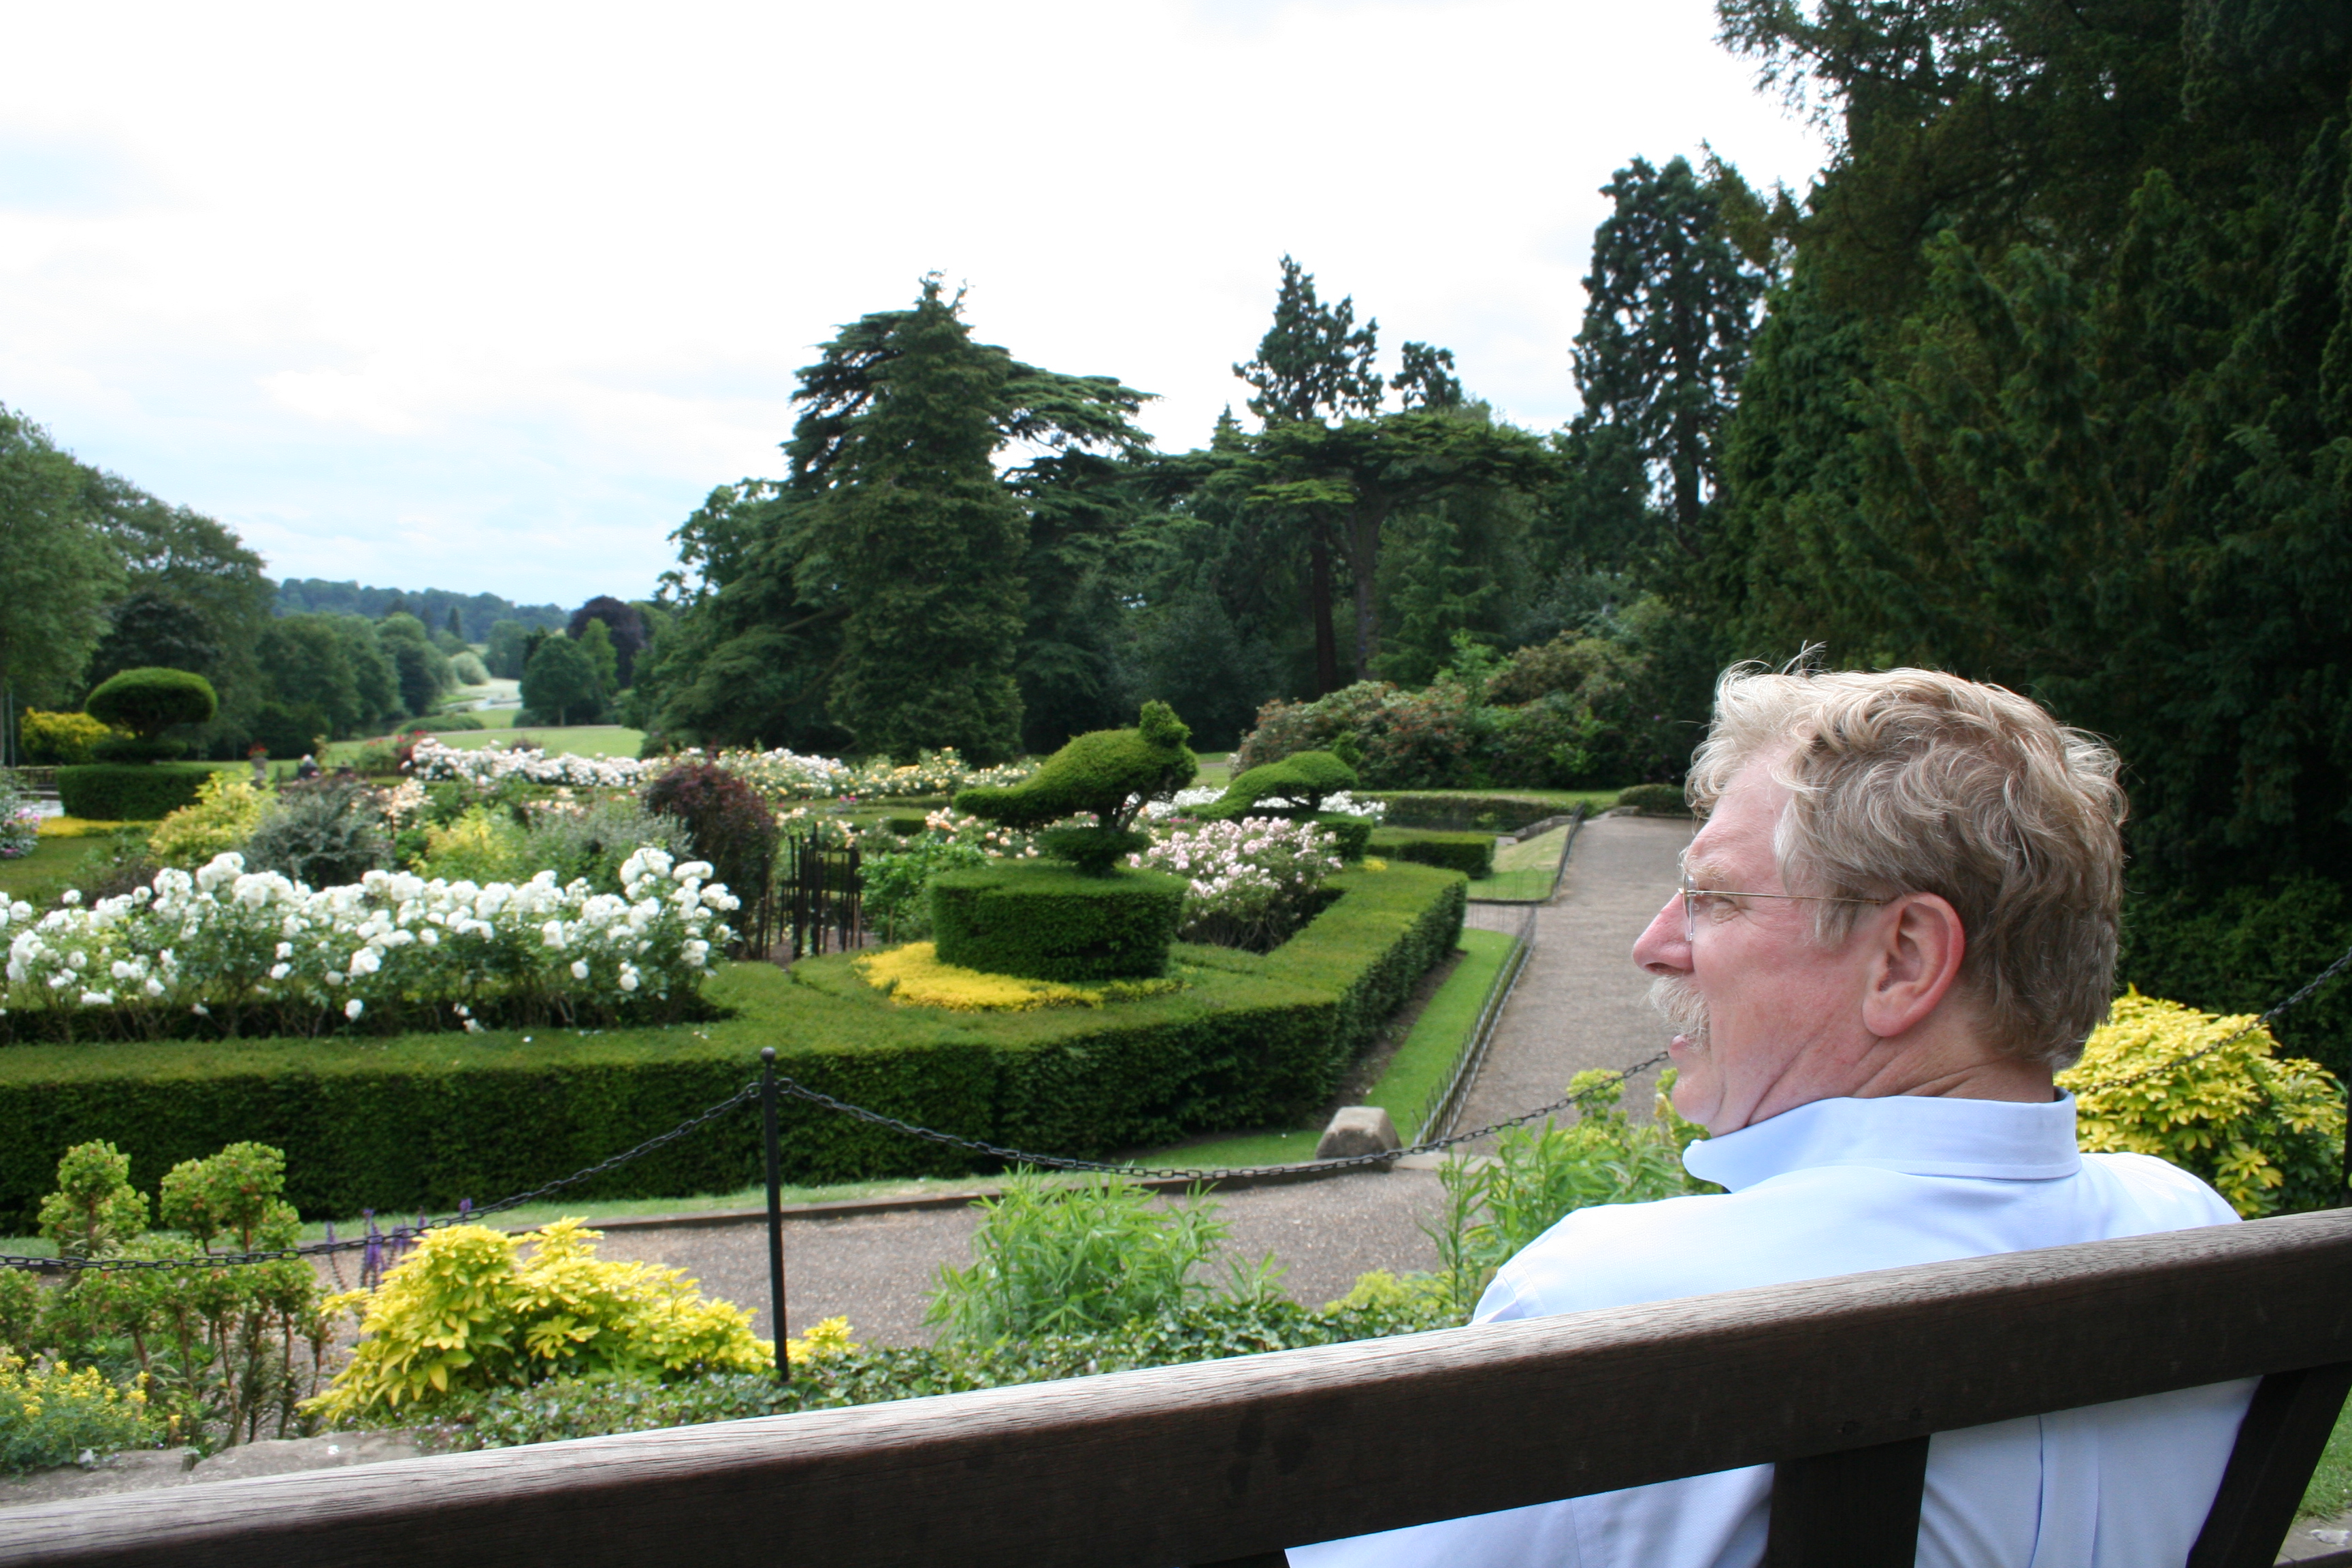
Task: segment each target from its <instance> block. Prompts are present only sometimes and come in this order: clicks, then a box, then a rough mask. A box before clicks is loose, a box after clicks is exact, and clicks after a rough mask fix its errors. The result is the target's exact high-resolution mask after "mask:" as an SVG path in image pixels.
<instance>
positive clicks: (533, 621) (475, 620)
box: [273, 577, 572, 643]
mask: <svg viewBox="0 0 2352 1568" xmlns="http://www.w3.org/2000/svg"><path fill="white" fill-rule="evenodd" d="M452 607H455V608H456V610H457V614H458V616H459V617H460V618H461V619H462V620H463V622H464V625H465V630H464V631H463V633H462V634H461V635H462V636H463V637H464V638H465V639H466V641H467V642H475V643H479V642H488V641H489V640H490V627H491V626H492V625H493V624H495V623H497V622H499V621H520V622H521V623H522V624H523V625H524V626H529V627H530V628H531V629H533V630H535V631H554V630H557V629H559V628H561V627H562V626H563V624H564V623H565V622H566V621H567V620H569V619H570V618H571V616H572V612H571V611H569V610H567V609H565V608H564V607H563V606H562V605H518V604H515V603H514V602H512V601H511V600H509V599H502V598H500V597H499V595H496V594H453V593H451V592H450V591H449V590H447V589H446V588H422V589H416V590H413V591H412V590H408V589H403V588H363V587H362V586H361V585H360V584H357V583H330V582H328V581H327V580H326V579H325V578H323V577H289V578H288V579H287V580H286V581H285V582H283V583H280V584H278V601H277V604H276V605H274V606H273V608H274V610H275V612H276V613H277V614H278V615H281V616H299V615H302V614H305V613H306V612H307V613H313V614H321V613H322V614H328V615H343V616H366V617H367V618H368V619H370V620H372V621H374V620H382V619H383V617H384V616H388V615H395V614H399V613H403V612H405V613H406V614H408V615H412V616H415V617H416V618H417V619H418V620H420V621H423V622H424V623H425V625H426V626H434V627H441V626H447V625H448V624H449V611H450V610H451V608H452Z"/></svg>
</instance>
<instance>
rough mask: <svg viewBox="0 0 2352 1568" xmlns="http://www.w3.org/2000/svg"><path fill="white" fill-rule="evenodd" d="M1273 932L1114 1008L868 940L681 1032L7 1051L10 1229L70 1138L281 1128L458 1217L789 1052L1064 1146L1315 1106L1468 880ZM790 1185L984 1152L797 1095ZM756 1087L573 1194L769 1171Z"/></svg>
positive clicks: (1439, 876)
mask: <svg viewBox="0 0 2352 1568" xmlns="http://www.w3.org/2000/svg"><path fill="white" fill-rule="evenodd" d="M1327 886H1328V887H1330V888H1332V889H1335V890H1336V891H1338V892H1339V895H1340V896H1339V898H1338V899H1337V900H1335V901H1334V902H1333V903H1332V904H1331V906H1330V907H1329V908H1328V909H1327V910H1324V911H1323V913H1321V914H1320V915H1318V917H1317V918H1316V919H1315V920H1314V921H1312V922H1310V923H1309V924H1308V925H1307V928H1306V929H1305V930H1303V931H1300V932H1299V933H1298V935H1297V936H1295V937H1293V938H1292V939H1291V940H1290V941H1289V942H1286V943H1284V944H1283V945H1282V946H1281V947H1279V948H1277V949H1276V950H1275V951H1274V952H1270V953H1263V954H1260V953H1249V952H1238V951H1235V950H1233V949H1229V948H1211V947H1195V946H1192V945H1189V944H1182V943H1180V944H1178V945H1177V947H1176V948H1175V950H1174V956H1175V961H1176V973H1178V974H1179V975H1180V976H1181V978H1182V979H1183V980H1184V981H1185V982H1186V985H1185V988H1184V989H1183V990H1181V991H1180V992H1177V993H1175V994H1171V995H1166V996H1155V997H1150V998H1146V999H1143V1000H1140V1001H1135V1002H1128V1003H1122V1004H1119V1005H1116V1006H1112V1007H1108V1008H1104V1009H1101V1010H1099V1011H1097V1010H1095V1009H1090V1008H1054V1009H1046V1010H1043V1011H1039V1012H1033V1013H1010V1014H955V1013H947V1012H941V1011H937V1010H933V1009H928V1008H912V1007H898V1006H896V1005H893V1004H891V1003H890V1002H888V1001H887V999H885V998H884V997H882V996H881V995H879V994H877V993H875V992H873V991H872V990H870V989H868V988H867V987H866V986H865V985H864V984H862V983H861V982H859V981H857V980H856V975H855V973H854V971H853V970H852V969H851V968H850V961H849V960H848V959H847V958H845V957H839V956H836V957H832V958H824V959H814V960H806V959H804V960H803V961H802V962H801V963H799V964H798V965H795V966H794V968H793V970H792V971H791V972H789V973H788V972H785V971H782V970H779V969H776V968H773V967H772V966H770V965H767V964H759V963H743V964H736V965H732V966H730V967H729V968H728V969H726V970H724V971H722V972H721V973H719V975H718V976H717V977H715V978H714V979H713V981H712V982H711V984H710V986H709V999H710V1000H711V1001H712V1002H713V1003H714V1004H717V1005H720V1006H723V1007H728V1008H731V1009H733V1016H730V1017H727V1018H723V1019H719V1020H715V1021H712V1022H709V1023H704V1024H681V1025H673V1026H668V1027H667V1028H646V1029H616V1030H611V1031H606V1032H602V1033H587V1032H579V1031H572V1030H553V1029H539V1030H533V1031H532V1032H531V1034H530V1037H528V1042H527V1039H526V1037H525V1036H524V1035H523V1034H522V1033H521V1032H520V1031H493V1032H490V1033H488V1034H483V1035H478V1036H465V1035H456V1036H452V1035H432V1036H404V1037H394V1038H393V1039H391V1040H367V1041H362V1040H349V1039H332V1038H330V1039H263V1040H229V1041H217V1040H216V1041H205V1042H197V1041H159V1042H152V1043H136V1044H110V1045H89V1046H17V1047H9V1048H6V1049H0V1126H5V1127H6V1128H7V1129H8V1136H7V1137H5V1138H0V1227H5V1226H15V1227H16V1228H17V1229H18V1230H20V1231H22V1230H26V1229H29V1228H30V1226H31V1225H32V1223H33V1216H34V1213H35V1211H36V1209H37V1206H38V1205H39V1202H40V1199H41V1197H42V1195H43V1194H46V1193H47V1192H48V1191H49V1190H50V1189H51V1188H52V1187H53V1186H54V1185H55V1183H56V1171H57V1162H58V1155H59V1154H61V1153H62V1152H64V1151H65V1150H66V1149H67V1148H68V1147H69V1146H71V1145H73V1144H75V1143H79V1142H87V1141H89V1140H91V1139H96V1138H105V1139H110V1140H112V1141H113V1142H115V1143H116V1145H117V1146H119V1147H120V1148H121V1149H122V1150H123V1151H124V1152H127V1153H129V1154H130V1155H131V1162H132V1164H131V1175H132V1179H133V1180H134V1181H136V1182H137V1183H138V1184H140V1185H141V1186H142V1187H144V1188H146V1189H148V1190H150V1191H152V1190H153V1188H154V1186H155V1184H156V1183H157V1182H158V1181H159V1180H160V1179H161V1178H162V1176H163V1173H164V1172H165V1171H167V1170H169V1169H170V1168H171V1167H172V1166H173V1164H174V1163H177V1162H179V1161H182V1160H186V1159H192V1158H196V1157H199V1156H202V1155H206V1154H211V1153H214V1152H216V1151H218V1150H219V1149H220V1148H221V1147H222V1145H224V1144H226V1143H229V1142H236V1141H237V1140H240V1139H252V1140H255V1141H257V1142H264V1143H268V1144H270V1145H273V1146H274V1147H277V1148H279V1149H283V1150H284V1151H285V1152H286V1155H287V1195H288V1196H289V1198H291V1199H292V1200H293V1201H294V1203H295V1204H296V1205H298V1206H299V1207H300V1209H301V1210H302V1212H303V1213H304V1214H305V1215H311V1216H313V1217H318V1216H348V1215H354V1214H357V1213H358V1212H359V1211H360V1210H361V1209H362V1208H373V1209H374V1210H376V1211H377V1212H378V1213H379V1214H397V1213H415V1212H416V1211H418V1210H420V1209H424V1210H431V1211H435V1212H447V1211H448V1210H450V1209H452V1208H454V1207H455V1206H456V1205H457V1201H458V1200H459V1199H461V1198H471V1199H473V1200H474V1201H476V1202H477V1203H482V1202H488V1201H491V1200H493V1199H496V1198H499V1197H503V1196H505V1195H507V1194H510V1193H515V1192H520V1191H522V1190H525V1189H527V1188H530V1187H532V1186H536V1185H537V1184H540V1183H541V1182H544V1181H546V1180H548V1179H549V1178H550V1177H552V1176H556V1175H562V1174H565V1173H570V1172H572V1171H574V1170H578V1169H580V1168H582V1167H583V1166H586V1165H590V1164H593V1163H596V1162H597V1161H599V1160H602V1159H604V1158H605V1157H606V1156H608V1155H610V1154H613V1153H614V1152H617V1151H619V1150H622V1149H626V1148H628V1147H630V1146H631V1145H633V1144H635V1143H636V1142H639V1141H641V1140H643V1139H644V1138H646V1137H647V1136H648V1135H650V1134H652V1133H654V1132H657V1131H663V1130H665V1129H667V1128H668V1127H670V1126H673V1125H674V1124H676V1123H677V1122H679V1121H684V1120H686V1119H687V1118H688V1117H689V1116H691V1115H693V1114H695V1113H696V1112H698V1111H699V1110H702V1109H704V1108H705V1107H707V1106H709V1105H710V1104H712V1103H714V1102H716V1101H718V1100H724V1099H725V1098H726V1097H727V1096H728V1095H730V1094H731V1093H733V1092H734V1091H735V1089H738V1088H739V1087H740V1086H741V1085H743V1084H744V1083H746V1082H748V1081H749V1080H750V1079H751V1077H752V1076H753V1075H754V1073H755V1072H756V1070H757V1063H758V1053H759V1050H760V1047H762V1046H771V1045H772V1046H774V1047H776V1048H777V1052H778V1055H779V1058H780V1060H779V1067H780V1069H781V1070H782V1071H783V1072H784V1073H787V1074H789V1075H791V1076H792V1077H793V1078H795V1079H799V1080H801V1081H802V1082H803V1083H806V1084H808V1085H809V1086H810V1087H811V1088H814V1089H823V1090H824V1091H825V1092H827V1093H830V1094H834V1095H837V1096H839V1097H840V1098H842V1099H845V1100H853V1101H856V1103H858V1104H861V1105H867V1106H871V1107H874V1108H875V1109H877V1110H884V1111H887V1112H888V1113H889V1114H891V1115H894V1116H898V1117H903V1118H905V1119H907V1120H908V1121H916V1122H919V1123H921V1124H923V1125H925V1126H929V1127H936V1128H940V1129H943V1130H946V1131H953V1132H959V1133H962V1134H964V1135H966V1136H969V1137H973V1138H979V1139H984V1140H987V1141H989V1142H997V1143H1002V1144H1007V1145H1010V1146H1013V1147H1015V1148H1024V1149H1030V1150H1034V1151H1037V1152H1045V1153H1071V1154H1088V1153H1100V1152H1104V1151H1107V1150H1111V1149H1118V1148H1131V1147H1136V1146H1139V1145H1149V1144H1154V1143H1166V1142H1175V1141H1177V1140H1178V1139H1181V1138H1183V1137H1186V1136H1188V1135H1190V1134H1192V1133H1196V1132H1202V1131H1216V1130H1218V1129H1220V1128H1227V1127H1242V1126H1264V1125H1266V1124H1268V1123H1271V1122H1275V1121H1286V1120H1289V1119H1292V1118H1295V1117H1297V1116H1299V1115H1302V1114H1306V1113H1307V1112H1309V1111H1311V1110H1313V1109H1315V1108H1316V1107H1317V1106H1318V1105H1319V1104H1320V1103H1321V1101H1322V1100H1324V1099H1326V1098H1327V1097H1328V1095H1329V1094H1330V1092H1331V1091H1332V1089H1334V1088H1335V1087H1336V1085H1337V1084H1338V1082H1339V1075H1340V1073H1341V1072H1342V1070H1343V1069H1344V1068H1346V1066H1347V1065H1348V1064H1349V1062H1351V1061H1353V1060H1354V1059H1355V1058H1356V1056H1357V1054H1358V1053H1359V1052H1360V1051H1361V1050H1362V1048H1363V1047H1364V1046H1365V1045H1366V1044H1367V1043H1368V1042H1369V1041H1370V1038H1371V1037H1372V1034H1373V1032H1374V1031H1375V1030H1376V1029H1377V1028H1378V1027H1379V1026H1380V1024H1381V1021H1382V1020H1383V1019H1385V1018H1386V1017H1387V1016H1389V1015H1390V1014H1391V1013H1392V1012H1394V1011H1395V1009H1396V1008H1397V1006H1398V1005H1399V1004H1400V1003H1402V1001H1403V999H1404V998H1405V996H1406V995H1407V994H1408V993H1410V992H1411V990H1412V986H1413V984H1414V983H1415V982H1416V981H1417V980H1418V979H1419V978H1420V977H1421V975H1422V974H1423V973H1425V972H1426V971H1427V970H1428V969H1429V968H1430V966H1431V965H1433V963H1436V962H1437V961H1438V960H1439V959H1440V958H1442V957H1443V956H1444V955H1445V954H1446V953H1448V952H1452V951H1453V948H1454V943H1455V941H1456V939H1457V936H1458V934H1459V932H1460V931H1461V926H1462V911H1463V905H1464V889H1465V883H1464V881H1463V879H1462V878H1461V877H1460V876H1458V875H1457V874H1454V873H1452V872H1446V871H1439V870H1435V869H1433V868H1427V867H1420V866H1407V865H1394V866H1391V867H1390V868H1388V869H1387V870H1385V871H1361V870H1351V871H1347V872H1343V873H1340V874H1339V875H1338V876H1335V877H1333V878H1332V879H1330V881H1329V882H1328V884H1327ZM781 1109H782V1122H783V1159H784V1173H785V1176H786V1179H788V1180H791V1181H794V1182H811V1183H814V1182H835V1181H850V1180H857V1179H863V1178H869V1177H885V1176H911V1175H957V1174H962V1173H969V1172H971V1171H974V1170H977V1169H981V1168H982V1165H981V1164H980V1163H976V1162H975V1161H973V1160H972V1159H971V1157H969V1156H966V1155H964V1154H961V1153H960V1152H956V1151H954V1150H950V1149H946V1148H942V1147H940V1146H938V1145H936V1144H931V1143H925V1142H916V1141H915V1140H912V1139H909V1138H907V1137H905V1136H904V1135H902V1134H898V1133H893V1132H889V1131H885V1130H883V1129H879V1128H875V1127H869V1126H867V1125H866V1124H865V1123H862V1122H858V1121H851V1120H850V1119H848V1118H846V1117H844V1116H841V1115H839V1114H837V1113H835V1112H829V1111H825V1110H818V1109H816V1108H814V1107H812V1106H809V1105H807V1104H805V1103H804V1102H803V1101H800V1100H793V1099H789V1098H787V1099H785V1100H783V1101H782V1107H781ZM758 1130H759V1119H758V1118H757V1117H756V1116H755V1115H753V1114H751V1111H750V1110H749V1109H746V1110H741V1111H739V1112H737V1113H736V1114H734V1115H732V1116H730V1117H728V1118H725V1119H723V1120H722V1121H719V1122H717V1123H714V1124H713V1125H712V1126H710V1127H709V1128H708V1129H706V1130H704V1131H699V1132H697V1133H695V1134H693V1135H691V1136H688V1137H686V1138H682V1139H680V1140H678V1141H677V1142H675V1143H672V1144H669V1145H667V1147H665V1148H663V1149H661V1150H659V1151H657V1152H655V1153H653V1154H651V1155H649V1156H647V1157H646V1158H645V1159H643V1160H640V1161H638V1162H636V1163H634V1164H631V1165H628V1166H625V1167H623V1168H622V1169H620V1170H617V1171H614V1172H611V1173H607V1174H605V1175H604V1176H601V1177H599V1178H597V1179H596V1180H595V1181H594V1182H593V1183H591V1184H586V1185H583V1186H582V1187H578V1188H574V1189H572V1191H573V1193H574V1194H577V1195H578V1196H580V1197H582V1198H583V1199H591V1198H618V1197H677V1196H684V1195H688V1194H697V1193H711V1192H730V1191H734V1190H737V1189H740V1188H741V1187H744V1186H747V1185H750V1184H752V1183H754V1182H756V1181H757V1180H758V1179H759V1173H760V1162H759V1138H758Z"/></svg>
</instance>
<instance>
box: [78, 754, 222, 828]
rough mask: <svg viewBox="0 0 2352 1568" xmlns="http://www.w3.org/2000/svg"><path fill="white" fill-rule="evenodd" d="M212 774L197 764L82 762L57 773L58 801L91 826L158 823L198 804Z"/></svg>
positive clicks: (210, 770)
mask: <svg viewBox="0 0 2352 1568" xmlns="http://www.w3.org/2000/svg"><path fill="white" fill-rule="evenodd" d="M212 773H213V770H212V769H210V768H203V767H197V766H195V765H194V764H193V763H183V764H178V765H173V764H170V763H143V764H142V763H79V764H78V765H76V766H74V767H69V768H59V769H58V804H59V805H63V806H64V807H65V811H66V815H67V816H79V817H80V818H82V819H83V820H84V821H88V822H159V821H161V820H163V818H164V817H166V816H170V815H171V814H172V813H173V812H175V811H177V810H179V809H180V808H181V807H182V806H184V805H195V804H196V791H197V790H198V789H200V788H201V787H203V784H204V782H205V780H206V779H208V778H210V777H211V776H212Z"/></svg>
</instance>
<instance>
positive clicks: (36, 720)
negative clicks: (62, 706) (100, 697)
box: [16, 708, 115, 763]
mask: <svg viewBox="0 0 2352 1568" xmlns="http://www.w3.org/2000/svg"><path fill="white" fill-rule="evenodd" d="M16 723H17V730H16V733H17V736H18V738H19V739H21V740H22V741H23V742H24V744H25V754H26V756H28V757H30V758H31V759H32V760H33V761H34V762H36V763H86V762H89V761H90V759H91V755H92V753H91V750H90V748H91V747H93V746H95V745H97V744H98V743H99V742H100V741H103V740H104V739H106V738H107V737H108V736H109V735H111V734H113V733H114V732H115V731H112V730H110V729H108V728H107V727H106V726H105V725H103V724H101V723H100V722H99V721H97V720H95V719H93V718H91V717H90V716H89V714H87V713H44V712H42V711H41V710H39V709H37V708H27V709H26V710H25V711H24V712H22V713H21V714H19V715H17V720H16Z"/></svg>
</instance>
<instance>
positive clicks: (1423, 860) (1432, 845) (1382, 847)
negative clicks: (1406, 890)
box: [1371, 827, 1495, 879]
mask: <svg viewBox="0 0 2352 1568" xmlns="http://www.w3.org/2000/svg"><path fill="white" fill-rule="evenodd" d="M1371 841H1372V847H1373V848H1375V849H1377V850H1379V851H1380V853H1381V855H1383V856H1385V857H1387V858H1390V859H1391V860H1412V861H1414V862H1416V863H1418V864H1420V865H1423V866H1437V867H1442V868H1444V869H1445V870H1448V871H1459V872H1461V873H1462V874H1463V875H1464V876H1465V877H1469V878H1471V879H1478V878H1482V877H1491V876H1493V875H1494V874H1495V836H1494V835H1493V834H1491V833H1446V832H1443V831H1439V830H1437V829H1433V828H1425V827H1383V828H1381V829H1380V830H1379V831H1378V832H1376V833H1374V834H1373V835H1372V836H1371Z"/></svg>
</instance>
